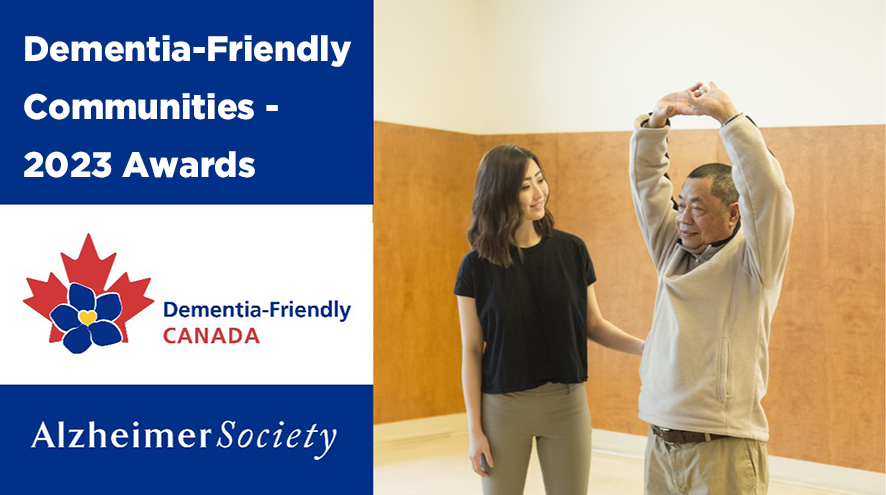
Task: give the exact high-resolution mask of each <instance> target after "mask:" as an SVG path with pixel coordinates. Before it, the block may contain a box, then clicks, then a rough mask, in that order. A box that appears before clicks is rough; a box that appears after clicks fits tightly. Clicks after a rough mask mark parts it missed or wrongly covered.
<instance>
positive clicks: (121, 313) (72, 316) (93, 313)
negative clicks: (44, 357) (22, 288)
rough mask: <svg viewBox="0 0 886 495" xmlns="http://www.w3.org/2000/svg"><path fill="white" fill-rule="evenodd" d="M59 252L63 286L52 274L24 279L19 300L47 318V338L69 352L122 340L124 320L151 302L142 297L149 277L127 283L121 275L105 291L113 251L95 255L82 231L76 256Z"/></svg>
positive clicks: (77, 351)
mask: <svg viewBox="0 0 886 495" xmlns="http://www.w3.org/2000/svg"><path fill="white" fill-rule="evenodd" d="M61 256H62V262H63V263H64V265H65V273H66V275H67V279H68V282H69V285H68V286H65V285H64V284H63V283H62V282H61V281H60V280H59V279H58V277H56V276H55V274H54V273H50V274H49V280H48V281H46V282H41V281H39V280H34V279H31V278H29V279H28V285H29V286H30V287H31V293H33V297H30V298H28V299H25V301H24V302H25V304H27V305H28V306H30V307H31V309H33V310H34V311H36V312H38V313H40V315H42V316H43V317H44V318H46V319H47V320H49V321H51V322H52V328H51V329H50V331H49V342H50V343H57V342H61V343H62V344H63V345H64V346H65V348H67V349H68V350H69V351H71V352H72V353H74V354H81V353H83V352H86V351H87V350H88V349H89V348H90V347H92V345H93V344H95V345H98V346H108V345H113V344H117V343H120V342H128V341H129V338H128V335H127V333H126V322H127V321H129V319H130V318H132V317H133V316H135V315H137V314H139V313H140V312H141V311H142V310H143V309H145V308H147V307H148V306H150V305H151V303H153V302H154V301H153V300H152V299H148V298H147V297H145V290H146V289H147V288H148V283H150V281H151V279H149V278H146V279H144V280H138V281H135V282H130V281H129V275H128V274H127V273H124V274H123V275H121V276H120V278H119V279H117V281H116V282H114V284H113V285H111V286H110V287H108V288H107V289H105V284H107V282H108V275H109V274H110V273H111V266H112V265H113V264H114V258H115V257H116V256H117V253H114V254H112V255H110V256H108V257H107V258H105V259H99V257H98V253H97V252H96V250H95V245H94V244H93V243H92V237H91V236H90V235H88V234H87V236H86V240H85V241H83V247H82V248H81V250H80V256H79V257H78V258H77V259H71V258H70V257H69V256H66V255H65V254H64V253H61Z"/></svg>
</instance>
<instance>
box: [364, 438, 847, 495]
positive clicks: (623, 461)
mask: <svg viewBox="0 0 886 495" xmlns="http://www.w3.org/2000/svg"><path fill="white" fill-rule="evenodd" d="M467 452H468V437H467V435H457V436H444V437H439V438H431V439H421V440H416V441H407V442H399V443H397V444H394V445H390V444H389V445H384V446H379V447H376V448H375V470H374V473H375V491H374V493H376V494H379V495H413V494H415V495H425V494H433V495H465V494H480V493H481V491H480V478H479V477H478V476H477V475H476V474H475V473H474V472H473V471H471V468H470V461H469V460H468V455H467ZM524 493H525V495H544V485H543V484H542V479H541V470H540V468H539V465H538V459H537V458H536V456H535V452H533V455H532V461H531V462H530V465H529V474H528V475H527V479H526V491H525V492H524ZM588 493H592V494H606V495H628V494H630V495H638V494H642V493H643V461H642V460H641V459H633V458H627V457H621V456H614V455H606V454H601V453H597V452H594V454H593V457H592V460H591V483H590V490H589V491H588ZM832 494H833V492H828V491H822V490H814V489H810V488H803V487H798V486H792V485H786V484H782V483H776V482H770V484H769V495H832Z"/></svg>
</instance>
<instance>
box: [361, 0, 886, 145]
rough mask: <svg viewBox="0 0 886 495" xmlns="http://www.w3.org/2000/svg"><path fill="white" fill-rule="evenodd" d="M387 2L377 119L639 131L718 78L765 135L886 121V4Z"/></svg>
mask: <svg viewBox="0 0 886 495" xmlns="http://www.w3.org/2000/svg"><path fill="white" fill-rule="evenodd" d="M375 4H376V33H375V41H376V46H375V56H376V59H375V80H376V87H375V94H376V100H375V116H376V117H375V118H376V120H382V121H388V122H396V123H403V124H410V125H418V126H423V127H432V128H440V129H448V130H456V131H462V132H471V133H480V134H503V133H541V132H587V131H613V130H628V129H630V126H631V124H632V122H633V118H634V117H635V116H636V115H638V114H640V113H641V112H644V111H648V110H650V109H651V107H652V105H653V103H654V102H655V101H656V100H657V99H658V97H660V96H661V95H663V94H665V93H668V92H671V91H677V90H680V89H684V88H686V87H687V86H689V85H690V84H692V83H693V82H696V81H705V82H707V81H709V80H713V81H716V82H717V84H718V85H719V86H720V87H721V88H722V89H723V90H725V91H727V92H728V93H729V94H730V96H732V99H733V101H734V102H735V104H736V106H737V107H738V109H739V110H741V111H745V112H747V113H749V114H750V115H752V116H753V117H754V120H755V121H756V122H757V123H758V124H759V125H760V126H761V127H784V126H822V125H828V126H832V125H864V124H884V123H886V24H884V16H886V7H884V2H883V1H882V0H844V1H842V2H831V1H820V0H813V1H807V2H796V1H782V0H769V1H764V0H745V1H744V2H728V3H727V2H698V1H691V2H690V1H686V0H672V1H666V2H665V1H660V0H638V1H633V2H630V1H626V2H611V1H586V0H585V1H581V0H548V1H537V0H475V1H467V0H460V1H455V2H453V1H444V0H424V1H414V2H405V1H402V0H376V3H375ZM417 82H418V83H421V84H416V83H417ZM715 126H716V123H715V122H713V120H710V119H705V118H696V117H683V118H682V119H681V120H680V121H679V122H675V127H678V128H682V129H686V128H704V127H715Z"/></svg>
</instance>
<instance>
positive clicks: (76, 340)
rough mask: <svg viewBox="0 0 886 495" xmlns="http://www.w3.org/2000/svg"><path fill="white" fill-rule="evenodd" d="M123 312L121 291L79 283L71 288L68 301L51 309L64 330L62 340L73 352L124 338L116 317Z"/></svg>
mask: <svg viewBox="0 0 886 495" xmlns="http://www.w3.org/2000/svg"><path fill="white" fill-rule="evenodd" d="M122 312H123V304H122V303H121V302H120V295H119V294H117V293H116V292H107V293H105V294H102V295H100V296H98V298H96V297H95V292H94V291H93V290H92V289H90V288H89V287H86V286H84V285H80V284H71V287H70V288H69V289H68V304H59V305H58V306H56V307H55V309H53V310H52V312H51V313H49V317H50V318H52V323H54V324H55V326H56V327H57V328H58V329H59V330H61V331H62V332H64V334H65V336H64V338H63V339H62V343H63V344H64V345H65V347H67V348H68V350H69V351H71V352H73V353H74V354H80V353H81V352H83V351H85V350H86V349H89V346H91V345H92V344H93V343H94V344H96V345H102V346H104V345H111V344H116V343H117V342H120V341H121V340H123V333H122V332H121V331H120V328H119V327H117V325H115V324H114V320H116V319H117V317H119V316H120V313H122Z"/></svg>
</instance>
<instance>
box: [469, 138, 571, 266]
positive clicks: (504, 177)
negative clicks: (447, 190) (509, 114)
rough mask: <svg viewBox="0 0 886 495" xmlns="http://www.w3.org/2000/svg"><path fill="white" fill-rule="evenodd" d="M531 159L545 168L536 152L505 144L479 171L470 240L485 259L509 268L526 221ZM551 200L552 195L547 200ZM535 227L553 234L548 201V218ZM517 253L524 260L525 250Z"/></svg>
mask: <svg viewBox="0 0 886 495" xmlns="http://www.w3.org/2000/svg"><path fill="white" fill-rule="evenodd" d="M529 160H534V161H535V163H536V164H537V165H538V168H539V169H541V163H540V162H539V161H538V157H537V156H535V153H533V152H531V151H529V150H527V149H526V148H521V147H519V146H515V145H513V144H502V145H499V146H496V147H495V148H493V149H491V150H489V152H488V153H486V154H485V155H484V156H483V159H482V160H480V170H479V171H477V182H476V184H475V185H474V204H473V205H472V206H471V226H470V227H468V241H469V242H470V243H471V248H472V249H474V250H475V251H477V254H479V255H480V257H481V258H485V259H487V260H489V261H490V262H492V263H493V264H496V265H500V266H503V267H505V268H507V267H509V266H511V265H512V264H514V260H513V259H511V250H510V246H511V245H512V244H514V245H516V241H515V239H514V236H515V235H516V233H517V229H518V228H519V227H520V224H521V223H522V221H523V210H522V209H521V208H520V201H519V196H520V187H521V186H522V185H523V179H524V178H525V177H526V169H527V167H528V166H529ZM542 175H544V171H543V170H542ZM549 198H550V193H548V198H546V199H549ZM533 225H534V227H535V231H536V232H538V233H539V235H543V236H545V235H550V234H551V231H552V230H553V229H554V217H553V216H552V215H551V212H550V211H548V208H547V202H545V216H544V218H542V219H541V220H536V221H534V222H533ZM517 254H518V255H519V256H520V260H521V261H522V260H523V251H522V250H521V249H520V248H519V247H517Z"/></svg>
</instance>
